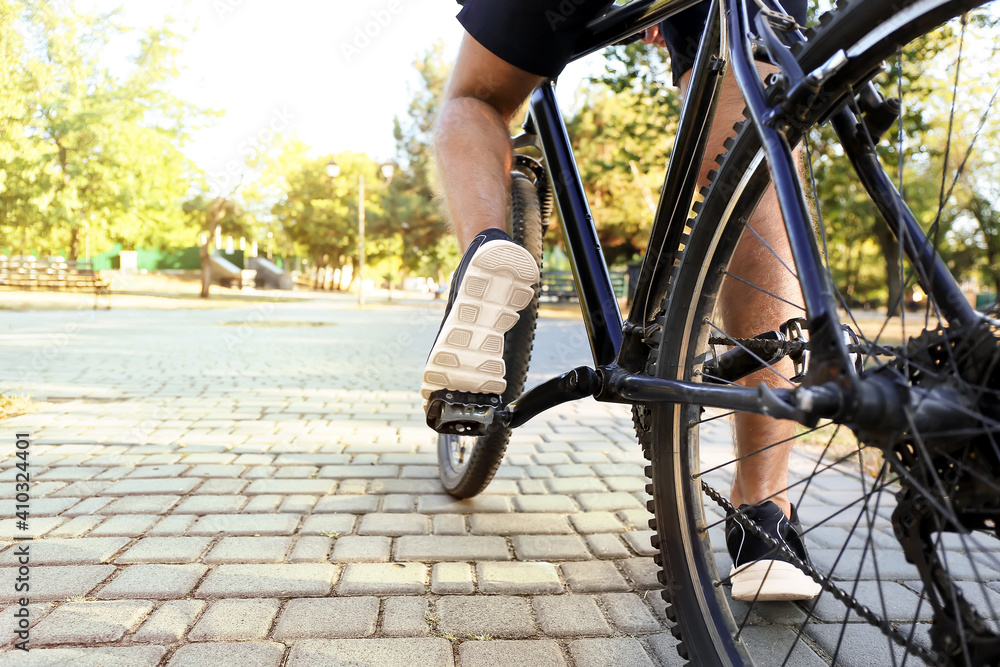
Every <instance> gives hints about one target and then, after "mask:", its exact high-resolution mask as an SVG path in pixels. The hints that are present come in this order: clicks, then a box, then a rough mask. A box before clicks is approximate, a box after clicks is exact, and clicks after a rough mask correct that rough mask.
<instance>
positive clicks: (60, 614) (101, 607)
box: [31, 600, 153, 646]
mask: <svg viewBox="0 0 1000 667" xmlns="http://www.w3.org/2000/svg"><path fill="white" fill-rule="evenodd" d="M152 609H153V603H152V602H148V601H140V600H130V601H123V602H67V603H66V604H63V605H61V606H59V607H56V609H55V610H53V611H52V613H51V614H49V615H48V616H46V617H45V618H43V619H42V620H41V621H39V622H38V625H36V626H35V627H34V628H33V629H32V631H31V644H32V646H51V645H52V644H87V645H93V644H106V643H109V642H114V641H118V640H119V639H121V637H122V635H124V634H125V633H126V632H128V631H129V630H131V629H132V628H134V627H136V626H137V625H139V623H140V622H141V621H142V619H143V618H145V617H146V614H148V613H149V612H150V611H151V610H152Z"/></svg>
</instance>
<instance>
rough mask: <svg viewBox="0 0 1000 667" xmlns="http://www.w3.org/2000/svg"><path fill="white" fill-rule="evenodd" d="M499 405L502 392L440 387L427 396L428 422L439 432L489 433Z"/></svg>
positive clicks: (457, 433)
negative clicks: (499, 393)
mask: <svg viewBox="0 0 1000 667" xmlns="http://www.w3.org/2000/svg"><path fill="white" fill-rule="evenodd" d="M498 407H500V396H499V395H498V394H475V393H472V392H465V391H452V390H449V389H438V390H437V391H435V392H432V393H431V395H430V397H429V398H428V399H427V425H428V426H430V427H431V428H432V429H434V430H435V431H437V432H438V433H444V434H450V435H476V436H478V435H486V429H487V427H489V425H490V424H492V423H493V415H494V414H495V412H496V409H497V408H498Z"/></svg>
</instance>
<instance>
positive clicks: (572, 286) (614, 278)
mask: <svg viewBox="0 0 1000 667" xmlns="http://www.w3.org/2000/svg"><path fill="white" fill-rule="evenodd" d="M627 282H628V274H627V273H626V272H625V271H611V287H612V288H613V289H614V291H615V295H616V296H618V297H623V296H625V294H626V292H625V290H626V287H627ZM541 297H542V298H548V299H552V300H555V301H570V300H575V299H578V298H579V297H578V296H577V293H576V283H574V282H573V272H572V271H542V293H541Z"/></svg>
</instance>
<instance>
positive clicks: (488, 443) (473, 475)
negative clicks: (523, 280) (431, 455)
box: [438, 169, 547, 498]
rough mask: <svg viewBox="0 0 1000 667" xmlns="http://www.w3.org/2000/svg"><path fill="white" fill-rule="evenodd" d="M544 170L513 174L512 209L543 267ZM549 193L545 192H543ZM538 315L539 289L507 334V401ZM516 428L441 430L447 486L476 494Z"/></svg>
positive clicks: (524, 368) (517, 232)
mask: <svg viewBox="0 0 1000 667" xmlns="http://www.w3.org/2000/svg"><path fill="white" fill-rule="evenodd" d="M541 178H542V175H541V174H540V173H539V174H536V173H534V172H533V171H532V170H530V169H525V170H524V172H521V171H515V172H513V173H512V174H511V209H510V220H509V229H508V232H509V233H510V236H511V239H512V240H513V241H514V243H517V244H518V245H520V246H522V247H524V248H525V249H526V250H527V251H528V252H530V253H531V255H532V257H534V258H535V261H536V262H537V263H538V268H539V273H541V268H542V235H543V232H544V227H543V211H542V206H541V202H540V201H539V192H540V188H541V191H543V192H544V188H546V187H547V184H545V183H544V181H541ZM543 196H544V195H543ZM537 319H538V291H537V290H536V292H535V295H534V297H533V298H532V299H531V302H530V303H529V304H528V305H527V307H525V308H524V309H523V310H522V311H520V313H519V318H518V320H517V323H515V324H514V326H513V327H512V328H511V329H510V330H509V331H508V332H507V333H506V334H504V351H503V358H504V365H505V368H506V370H505V373H504V379H505V380H506V381H507V388H506V389H505V390H504V392H503V396H502V399H503V404H504V405H506V404H507V403H509V402H510V401H512V400H514V399H515V398H517V397H518V396H520V395H521V393H522V392H523V391H524V382H525V380H526V379H527V377H528V365H529V364H530V362H531V348H532V345H533V343H534V340H535V322H536V321H537ZM510 432H511V431H510V429H509V428H505V427H502V426H497V425H493V426H491V427H490V429H489V431H488V432H487V433H486V435H482V436H478V437H475V436H462V435H454V434H443V433H442V434H439V435H438V470H439V476H440V478H441V483H442V484H443V485H444V488H445V490H447V491H448V493H450V494H451V495H453V496H455V497H456V498H471V497H472V496H475V495H477V494H478V493H480V492H482V490H483V489H485V488H486V486H487V485H488V484H489V483H490V481H491V480H492V479H493V475H495V474H496V471H497V468H498V467H499V466H500V461H501V460H502V459H503V455H504V451H505V450H506V449H507V442H508V441H509V440H510Z"/></svg>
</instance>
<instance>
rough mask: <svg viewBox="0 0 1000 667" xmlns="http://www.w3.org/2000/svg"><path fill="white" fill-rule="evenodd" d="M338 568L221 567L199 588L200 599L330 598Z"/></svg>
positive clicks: (306, 565)
mask: <svg viewBox="0 0 1000 667" xmlns="http://www.w3.org/2000/svg"><path fill="white" fill-rule="evenodd" d="M336 577H337V567H336V566H335V565H330V564H325V563H324V564H320V563H294V564H277V565H272V564H261V565H219V566H217V567H215V568H213V569H212V571H211V572H209V573H208V576H207V577H205V581H203V582H202V584H201V586H199V587H198V591H197V595H198V596H199V597H247V598H251V597H253V598H257V597H315V596H319V595H327V594H329V592H330V589H331V588H333V582H334V580H335V579H336Z"/></svg>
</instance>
